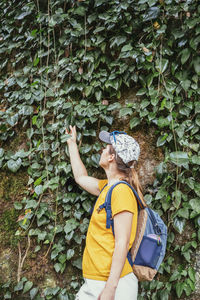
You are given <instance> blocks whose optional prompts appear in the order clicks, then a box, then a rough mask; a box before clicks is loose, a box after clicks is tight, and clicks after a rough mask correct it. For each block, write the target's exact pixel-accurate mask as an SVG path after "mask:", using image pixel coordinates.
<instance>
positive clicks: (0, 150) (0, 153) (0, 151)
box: [0, 148, 4, 158]
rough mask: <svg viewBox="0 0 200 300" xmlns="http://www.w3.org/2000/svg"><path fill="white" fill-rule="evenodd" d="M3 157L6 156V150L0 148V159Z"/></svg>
mask: <svg viewBox="0 0 200 300" xmlns="http://www.w3.org/2000/svg"><path fill="white" fill-rule="evenodd" d="M3 155H4V149H3V148H0V158H1V157H3Z"/></svg>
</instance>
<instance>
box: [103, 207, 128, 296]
mask: <svg viewBox="0 0 200 300" xmlns="http://www.w3.org/2000/svg"><path fill="white" fill-rule="evenodd" d="M132 219H133V213H131V212H128V211H124V212H121V213H119V214H117V215H115V216H114V228H115V249H114V253H113V257H112V265H111V270H110V275H109V278H108V280H107V282H106V286H105V288H104V290H103V291H102V293H101V295H100V296H99V298H98V300H114V297H115V292H116V288H117V285H118V282H119V279H120V275H121V272H122V269H123V267H124V264H125V260H126V257H127V253H128V250H129V242H130V236H131V228H132Z"/></svg>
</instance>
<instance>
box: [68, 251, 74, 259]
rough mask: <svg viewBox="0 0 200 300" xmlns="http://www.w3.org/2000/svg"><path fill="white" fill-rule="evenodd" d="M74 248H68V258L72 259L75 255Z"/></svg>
mask: <svg viewBox="0 0 200 300" xmlns="http://www.w3.org/2000/svg"><path fill="white" fill-rule="evenodd" d="M74 253H75V252H74V249H68V250H67V260H70V259H71V258H72V257H73V256H74Z"/></svg>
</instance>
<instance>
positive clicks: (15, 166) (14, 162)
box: [7, 158, 22, 173]
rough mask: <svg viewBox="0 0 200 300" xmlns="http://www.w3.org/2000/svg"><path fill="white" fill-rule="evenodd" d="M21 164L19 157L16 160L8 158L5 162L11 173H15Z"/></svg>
mask: <svg viewBox="0 0 200 300" xmlns="http://www.w3.org/2000/svg"><path fill="white" fill-rule="evenodd" d="M21 164H22V160H21V158H18V159H17V160H13V159H10V160H9V161H8V162H7V166H8V169H9V170H10V171H12V172H13V173H16V172H17V171H18V170H19V168H20V167H21Z"/></svg>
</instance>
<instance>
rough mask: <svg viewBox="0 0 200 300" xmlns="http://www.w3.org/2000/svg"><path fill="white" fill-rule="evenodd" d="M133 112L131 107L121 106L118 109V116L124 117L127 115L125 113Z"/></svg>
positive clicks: (130, 113)
mask: <svg viewBox="0 0 200 300" xmlns="http://www.w3.org/2000/svg"><path fill="white" fill-rule="evenodd" d="M132 113H133V110H132V108H130V107H124V108H121V109H120V111H119V117H120V118H121V117H124V116H127V115H132Z"/></svg>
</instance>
